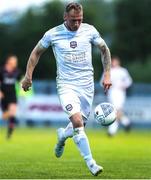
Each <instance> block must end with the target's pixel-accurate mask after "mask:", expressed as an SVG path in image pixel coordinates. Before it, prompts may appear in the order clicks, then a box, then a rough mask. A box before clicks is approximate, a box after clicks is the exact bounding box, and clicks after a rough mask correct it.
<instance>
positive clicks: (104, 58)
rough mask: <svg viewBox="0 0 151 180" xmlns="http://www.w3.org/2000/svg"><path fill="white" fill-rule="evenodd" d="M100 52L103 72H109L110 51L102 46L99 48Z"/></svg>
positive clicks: (104, 45)
mask: <svg viewBox="0 0 151 180" xmlns="http://www.w3.org/2000/svg"><path fill="white" fill-rule="evenodd" d="M100 50H101V55H102V64H103V68H104V71H110V68H111V55H110V50H109V48H108V47H107V45H106V44H103V45H102V46H100Z"/></svg>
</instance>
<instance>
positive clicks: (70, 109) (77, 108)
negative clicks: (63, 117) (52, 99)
mask: <svg viewBox="0 0 151 180" xmlns="http://www.w3.org/2000/svg"><path fill="white" fill-rule="evenodd" d="M58 95H59V99H60V103H61V105H62V108H63V110H64V111H65V112H66V113H67V114H68V116H69V118H70V117H71V116H72V115H73V114H75V113H77V112H81V114H82V116H84V117H85V118H86V119H87V118H88V117H89V115H90V111H91V106H92V102H93V96H94V87H93V86H90V87H84V88H79V87H75V86H72V85H63V86H60V87H58Z"/></svg>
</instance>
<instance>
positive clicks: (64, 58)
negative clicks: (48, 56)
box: [40, 23, 104, 86]
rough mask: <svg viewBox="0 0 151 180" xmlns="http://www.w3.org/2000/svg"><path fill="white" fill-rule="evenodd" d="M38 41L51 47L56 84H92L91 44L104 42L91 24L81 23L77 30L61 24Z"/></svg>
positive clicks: (46, 46)
mask: <svg viewBox="0 0 151 180" xmlns="http://www.w3.org/2000/svg"><path fill="white" fill-rule="evenodd" d="M40 43H41V44H42V46H43V47H44V48H48V47H49V46H50V45H51V46H52V48H53V52H54V56H55V58H56V62H57V85H58V86H60V85H64V84H69V85H70V84H71V85H74V86H90V85H91V86H92V84H93V67H92V55H91V53H92V52H91V51H92V44H94V45H99V44H101V43H104V40H103V39H102V38H101V37H100V35H99V33H98V31H97V30H96V29H95V28H94V27H93V26H92V25H89V24H85V23H82V24H81V25H80V27H79V29H78V30H77V31H69V30H68V29H67V28H66V26H65V25H64V24H61V25H59V26H57V27H54V28H52V29H50V30H49V31H47V32H46V33H45V35H44V36H43V38H42V39H41V40H40Z"/></svg>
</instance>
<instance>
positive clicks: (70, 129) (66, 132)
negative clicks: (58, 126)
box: [64, 122, 73, 139]
mask: <svg viewBox="0 0 151 180" xmlns="http://www.w3.org/2000/svg"><path fill="white" fill-rule="evenodd" d="M64 137H65V138H66V139H67V138H69V137H70V138H71V137H73V125H72V123H71V122H70V123H69V124H68V125H67V127H66V128H65V129H64Z"/></svg>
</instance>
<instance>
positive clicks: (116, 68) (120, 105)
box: [108, 56, 132, 136]
mask: <svg viewBox="0 0 151 180" xmlns="http://www.w3.org/2000/svg"><path fill="white" fill-rule="evenodd" d="M111 82H112V86H111V88H110V90H109V92H108V100H109V102H111V103H112V104H113V105H114V106H115V108H116V109H117V121H115V122H114V123H113V124H112V125H110V126H109V128H108V135H110V136H113V135H115V134H116V132H117V131H118V128H119V124H120V123H121V124H122V125H123V127H124V128H125V130H127V131H128V130H130V127H131V122H130V120H129V118H128V117H127V116H126V115H125V114H124V111H123V110H124V103H125V100H126V90H127V88H129V87H130V86H131V84H132V78H131V76H130V74H129V73H128V71H127V69H125V68H123V67H122V66H121V62H120V58H119V57H117V56H114V57H112V68H111Z"/></svg>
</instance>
